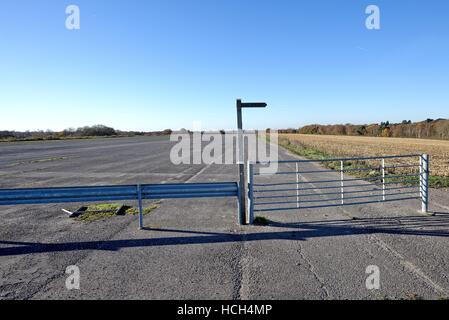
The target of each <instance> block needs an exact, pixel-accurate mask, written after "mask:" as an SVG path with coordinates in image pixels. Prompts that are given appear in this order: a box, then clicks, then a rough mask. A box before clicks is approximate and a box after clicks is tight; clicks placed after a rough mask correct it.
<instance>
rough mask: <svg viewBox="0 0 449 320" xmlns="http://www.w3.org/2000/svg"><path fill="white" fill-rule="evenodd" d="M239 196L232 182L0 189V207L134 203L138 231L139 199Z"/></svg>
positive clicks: (237, 189) (141, 219) (141, 211)
mask: <svg viewBox="0 0 449 320" xmlns="http://www.w3.org/2000/svg"><path fill="white" fill-rule="evenodd" d="M239 195H240V188H239V185H238V183H236V182H223V183H185V184H148V185H140V184H138V185H126V186H93V187H68V188H30V189H0V206H9V205H30V204H50V203H70V202H72V203H86V202H97V201H118V200H137V201H138V205H139V226H140V228H141V229H142V228H143V206H142V201H143V200H160V199H190V198H221V197H236V198H238V199H240V198H239ZM239 205H240V201H239Z"/></svg>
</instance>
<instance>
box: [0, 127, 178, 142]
mask: <svg viewBox="0 0 449 320" xmlns="http://www.w3.org/2000/svg"><path fill="white" fill-rule="evenodd" d="M171 133H172V131H171V130H170V129H166V130H164V131H151V132H140V131H121V130H116V129H114V128H111V127H108V126H104V125H94V126H84V127H80V128H77V129H75V128H68V129H65V130H63V131H51V130H46V131H43V130H37V131H25V132H21V131H6V130H3V131H0V140H7V141H15V140H25V141H26V140H63V139H70V138H73V139H76V138H89V137H121V136H162V135H170V134H171Z"/></svg>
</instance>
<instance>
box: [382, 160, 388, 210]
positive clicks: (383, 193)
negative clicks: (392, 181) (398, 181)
mask: <svg viewBox="0 0 449 320" xmlns="http://www.w3.org/2000/svg"><path fill="white" fill-rule="evenodd" d="M385 191H386V188H385V159H382V201H384V202H385V200H386V199H387V198H386V192H385Z"/></svg>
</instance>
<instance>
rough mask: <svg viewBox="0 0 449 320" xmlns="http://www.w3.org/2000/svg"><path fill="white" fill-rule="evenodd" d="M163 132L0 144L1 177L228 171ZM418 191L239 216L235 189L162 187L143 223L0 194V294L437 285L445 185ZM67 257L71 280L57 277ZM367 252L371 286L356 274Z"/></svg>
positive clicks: (320, 290) (446, 293)
mask: <svg viewBox="0 0 449 320" xmlns="http://www.w3.org/2000/svg"><path fill="white" fill-rule="evenodd" d="M172 146H173V143H172V142H170V141H168V139H166V138H151V137H140V138H120V139H99V140H73V141H49V142H32V143H12V144H0V188H17V187H44V186H72V185H101V184H129V183H171V182H220V181H237V179H238V172H237V166H235V165H234V166H233V165H210V166H207V165H180V166H175V165H173V164H171V162H170V159H169V154H170V150H171V147H172ZM231 151H232V150H224V151H223V152H231ZM280 158H281V159H293V158H295V157H294V156H293V155H291V154H289V153H287V152H286V151H285V150H280ZM306 166H310V167H313V168H316V165H310V164H309V165H306ZM334 176H335V174H334V173H326V174H323V173H319V174H312V175H308V176H307V177H304V176H302V177H301V179H303V180H304V179H309V180H311V181H315V180H320V179H321V180H322V179H323V178H329V177H334ZM271 179H272V180H273V179H278V178H271ZM360 184H363V182H360ZM430 197H431V210H432V211H433V212H435V215H434V216H428V215H423V214H421V213H419V212H418V209H419V207H420V203H419V201H418V200H408V201H405V202H393V203H382V204H370V205H364V206H354V207H344V208H320V209H300V210H295V211H277V212H263V213H258V214H257V215H260V216H264V217H266V218H268V219H270V221H271V223H270V225H269V226H264V227H263V226H247V227H241V226H239V225H238V223H237V203H236V200H234V199H189V200H164V201H162V203H161V204H160V207H159V208H158V209H156V210H155V211H153V212H152V213H151V214H150V215H148V216H146V217H145V227H146V228H145V230H138V221H137V217H133V216H117V217H113V218H109V219H105V220H102V221H96V222H90V223H85V222H80V221H76V220H71V219H69V218H68V217H67V215H66V214H64V213H63V212H62V211H61V209H62V208H65V209H76V208H77V207H78V206H79V205H81V204H68V205H38V206H9V207H0V222H1V223H0V299H245V300H246V299H295V300H296V299H373V300H376V299H417V298H422V299H442V298H445V297H449V271H448V270H449V268H448V265H449V246H448V244H449V242H448V239H449V195H448V192H447V191H446V190H431V194H430ZM130 204H132V203H130ZM147 204H149V203H147ZM71 265H76V266H78V267H79V268H80V272H81V282H80V285H81V288H80V290H72V291H69V290H67V289H66V287H65V281H66V278H67V276H68V275H67V274H65V270H66V268H67V267H68V266H71ZM370 265H375V266H378V267H379V269H380V285H381V286H380V289H378V290H368V289H367V288H366V285H365V281H366V279H367V277H368V276H369V275H368V274H366V268H367V267H368V266H370Z"/></svg>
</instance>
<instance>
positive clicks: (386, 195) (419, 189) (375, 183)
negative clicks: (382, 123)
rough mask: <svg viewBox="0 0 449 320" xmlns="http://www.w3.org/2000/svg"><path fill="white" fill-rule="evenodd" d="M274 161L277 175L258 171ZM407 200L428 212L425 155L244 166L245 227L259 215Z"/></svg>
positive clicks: (426, 161)
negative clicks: (246, 220) (419, 205)
mask: <svg viewBox="0 0 449 320" xmlns="http://www.w3.org/2000/svg"><path fill="white" fill-rule="evenodd" d="M272 163H277V164H278V166H279V170H278V172H276V173H275V174H272V173H270V174H264V173H261V172H260V166H264V165H269V164H272ZM323 165H324V167H326V169H323ZM281 167H283V168H281ZM257 169H259V170H257ZM314 176H315V177H314ZM411 199H421V202H422V208H421V210H422V211H423V212H428V203H429V156H428V155H426V154H423V155H401V156H384V157H364V158H336V159H325V160H287V161H276V162H255V163H254V162H250V163H248V206H247V207H248V211H247V219H248V223H249V224H253V222H254V214H255V213H257V212H267V211H284V210H301V209H313V208H326V207H340V206H354V205H364V204H371V203H382V202H393V201H405V200H411Z"/></svg>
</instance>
